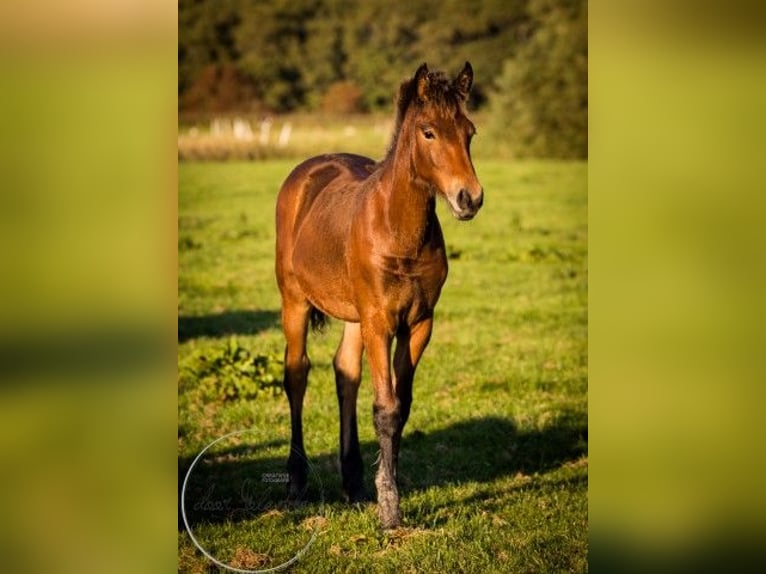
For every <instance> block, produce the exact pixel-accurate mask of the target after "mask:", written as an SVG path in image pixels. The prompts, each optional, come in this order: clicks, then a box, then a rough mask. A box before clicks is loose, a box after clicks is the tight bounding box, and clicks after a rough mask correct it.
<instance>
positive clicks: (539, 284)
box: [178, 160, 588, 573]
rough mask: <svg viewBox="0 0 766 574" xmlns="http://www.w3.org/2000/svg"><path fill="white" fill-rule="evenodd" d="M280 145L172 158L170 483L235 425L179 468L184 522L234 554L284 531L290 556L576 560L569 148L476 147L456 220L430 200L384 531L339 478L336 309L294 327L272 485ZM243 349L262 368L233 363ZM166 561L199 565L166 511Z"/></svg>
mask: <svg viewBox="0 0 766 574" xmlns="http://www.w3.org/2000/svg"><path fill="white" fill-rule="evenodd" d="M295 164H296V162H295V161H292V160H289V161H288V160H272V161H266V162H253V163H181V164H180V165H179V171H178V178H179V198H178V202H179V207H178V210H179V211H178V234H179V244H178V248H179V284H178V315H179V320H178V321H179V326H178V329H179V344H178V360H179V378H178V409H179V412H178V419H179V420H178V457H179V486H180V484H181V481H183V479H184V476H185V474H186V470H187V469H188V468H189V465H190V464H191V462H192V460H193V459H194V457H195V456H196V455H197V454H198V453H199V452H200V451H201V450H202V449H203V448H204V447H205V446H206V445H208V444H209V443H210V442H211V441H213V440H215V439H218V438H220V437H223V436H224V435H226V434H227V433H231V432H234V431H240V430H249V432H247V433H245V434H240V435H236V436H232V437H229V438H226V439H224V440H222V441H221V442H219V443H218V444H216V445H215V446H214V447H212V448H211V449H210V450H209V451H208V452H207V453H206V455H205V456H204V457H202V459H201V460H200V462H198V463H197V465H196V466H195V468H194V471H193V473H192V474H191V478H190V480H189V485H188V488H187V490H186V497H187V498H186V509H187V514H188V518H189V521H190V524H191V526H192V529H193V532H194V535H195V537H196V538H197V540H198V541H199V542H200V544H201V545H202V546H203V547H204V548H205V549H206V550H207V551H208V552H209V553H210V554H212V555H213V556H215V557H217V558H218V559H219V560H220V561H222V562H224V563H226V564H229V565H231V566H234V567H237V568H241V569H265V568H270V567H274V566H277V565H279V564H282V563H284V562H285V561H287V560H289V559H290V558H292V557H293V556H295V555H296V553H298V552H300V551H302V550H303V551H304V553H303V554H302V555H301V556H300V559H299V560H298V561H297V562H296V563H295V564H294V565H293V566H292V571H295V572H319V573H321V572H360V573H361V572H477V573H478V572H582V571H586V570H587V524H588V518H587V489H588V431H587V286H588V281H587V272H588V269H587V190H586V172H587V165H586V164H585V163H582V162H579V163H578V162H575V163H558V162H526V163H508V162H499V161H479V162H477V164H476V169H477V173H478V175H479V178H480V180H481V182H482V184H483V185H484V188H485V191H486V196H485V206H484V208H483V209H482V211H481V212H480V213H479V215H478V216H477V218H476V219H475V220H474V221H471V222H468V223H459V222H457V221H455V220H454V219H453V218H452V217H451V216H450V215H449V214H448V210H447V209H446V206H445V205H444V204H443V203H442V204H441V205H440V207H439V211H440V216H441V221H442V225H443V227H444V235H445V238H446V241H447V244H448V249H449V253H450V274H449V278H448V279H447V284H446V285H445V288H444V290H443V292H442V297H441V300H440V302H439V305H438V306H437V309H436V320H435V327H434V334H433V337H432V340H431V344H430V346H429V347H428V349H427V350H426V353H425V355H424V358H423V360H422V362H421V364H420V367H419V370H418V373H417V376H416V379H415V387H414V402H413V407H412V414H411V417H410V420H409V423H408V425H407V428H406V429H405V434H404V439H403V445H402V454H401V459H400V483H401V484H400V491H401V493H402V512H403V517H404V527H402V528H401V529H398V530H396V531H393V532H388V533H384V532H381V531H380V530H379V528H378V525H377V514H376V511H375V506H374V504H372V503H370V504H362V505H358V506H351V505H348V504H347V503H345V502H344V501H343V497H342V491H341V486H340V477H339V474H338V467H337V462H336V461H337V442H338V416H337V402H336V396H335V388H334V380H333V375H332V367H331V361H332V356H333V353H334V351H335V347H336V345H337V343H338V341H339V336H340V329H341V324H340V323H339V322H337V321H335V322H332V323H331V324H330V326H329V327H328V329H327V330H326V331H325V333H323V334H312V335H311V336H310V340H309V353H310V355H311V359H312V363H313V365H314V368H313V370H312V372H311V376H310V382H309V389H308V392H307V396H306V403H305V412H304V429H305V438H306V450H307V453H308V456H309V461H310V463H311V468H312V473H311V487H310V488H311V490H310V492H311V497H310V498H311V499H310V501H309V503H308V504H307V505H305V506H302V507H300V508H287V507H285V506H284V505H282V504H281V497H282V494H283V493H284V484H281V483H279V480H280V477H281V475H282V473H284V472H285V467H284V462H285V459H286V456H287V454H288V441H289V417H288V407H287V401H286V399H285V397H284V395H283V394H281V392H280V390H279V388H278V385H279V381H278V372H279V363H278V360H279V357H280V356H281V353H282V348H283V339H282V334H281V331H280V326H279V293H278V290H277V287H276V282H275V279H274V272H273V267H274V253H273V252H274V223H273V213H274V202H275V196H276V193H277V190H278V188H279V185H280V183H281V181H282V180H283V179H284V177H285V176H286V175H287V174H288V173H289V171H290V169H291V168H292V167H293V166H294V165H295ZM202 357H205V358H204V359H203V358H202ZM252 357H256V358H258V360H259V361H261V366H262V367H263V368H262V370H261V371H259V372H258V373H257V374H256V375H255V377H256V378H255V379H248V377H249V376H250V373H251V371H252V368H251V367H250V365H251V358H252ZM215 361H218V362H215ZM227 361H228V362H227ZM248 368H249V369H250V370H248ZM275 373H276V374H277V376H275ZM364 377H365V378H364V379H363V382H362V388H361V391H360V396H359V423H360V428H359V433H360V441H361V443H362V453H363V459H364V462H365V480H366V483H367V487H368V491H369V492H370V493H374V487H373V484H372V477H373V472H374V466H373V464H374V462H375V460H376V456H377V445H376V441H375V435H374V430H373V426H372V416H371V414H372V407H371V405H372V394H371V389H370V384H369V378H368V373H367V371H366V369H365V375H364ZM254 380H255V381H257V383H256V382H253V381H254ZM227 381H228V382H227ZM269 476H270V477H276V478H275V480H276V482H275V483H273V482H269V480H268V479H267V478H265V477H269ZM178 561H179V565H178V569H179V571H181V572H207V571H208V569H209V568H210V562H209V561H208V560H207V558H205V557H204V556H203V555H202V553H201V552H200V551H199V550H197V548H196V547H195V545H194V544H193V543H192V541H191V539H190V537H189V535H188V534H187V532H186V531H185V529H184V527H183V523H182V521H181V519H180V518H179V529H178ZM213 570H215V567H213Z"/></svg>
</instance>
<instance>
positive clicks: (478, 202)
mask: <svg viewBox="0 0 766 574" xmlns="http://www.w3.org/2000/svg"><path fill="white" fill-rule="evenodd" d="M482 205H484V190H483V189H479V193H477V194H476V195H473V196H472V195H471V192H470V191H468V190H467V189H466V188H462V189H461V190H460V191H459V192H458V194H457V198H456V201H455V205H453V210H452V211H453V213H454V214H455V217H457V218H458V219H459V220H461V221H468V220H469V219H473V218H474V216H475V215H476V214H477V213H478V212H479V209H481V206H482ZM454 207H457V209H454Z"/></svg>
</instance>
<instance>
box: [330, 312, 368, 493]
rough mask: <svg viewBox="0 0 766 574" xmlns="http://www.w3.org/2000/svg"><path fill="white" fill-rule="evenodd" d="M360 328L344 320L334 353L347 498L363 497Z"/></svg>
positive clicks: (343, 473) (344, 483) (341, 449)
mask: <svg viewBox="0 0 766 574" xmlns="http://www.w3.org/2000/svg"><path fill="white" fill-rule="evenodd" d="M362 351H363V345H362V332H361V328H360V325H359V323H346V324H345V327H344V329H343V338H342V339H341V342H340V346H339V347H338V352H337V353H336V354H335V360H334V361H333V366H334V367H335V388H336V390H337V392H338V408H339V410H340V464H341V473H342V475H343V490H344V491H345V492H346V494H347V495H348V499H349V501H350V502H358V501H361V500H364V498H365V493H364V484H363V476H364V472H363V468H362V455H361V452H360V450H359V434H358V432H357V423H356V399H357V393H358V391H359V382H360V381H361V378H362Z"/></svg>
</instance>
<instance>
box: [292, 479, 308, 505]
mask: <svg viewBox="0 0 766 574" xmlns="http://www.w3.org/2000/svg"><path fill="white" fill-rule="evenodd" d="M307 491H308V486H307V485H306V483H302V484H301V483H298V482H295V481H292V480H291V481H290V483H289V484H288V487H287V502H288V503H290V504H298V503H301V502H303V501H304V500H305V499H306V492H307Z"/></svg>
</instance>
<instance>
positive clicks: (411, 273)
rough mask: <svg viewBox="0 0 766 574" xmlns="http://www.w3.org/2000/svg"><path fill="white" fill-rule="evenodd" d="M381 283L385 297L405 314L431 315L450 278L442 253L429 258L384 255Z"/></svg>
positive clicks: (381, 267)
mask: <svg viewBox="0 0 766 574" xmlns="http://www.w3.org/2000/svg"><path fill="white" fill-rule="evenodd" d="M379 270H380V274H381V283H382V287H383V290H384V293H385V296H386V298H387V299H389V301H390V302H391V303H392V304H393V306H394V307H396V308H397V310H398V311H399V312H400V314H402V315H405V316H410V315H412V316H413V317H417V316H423V315H427V314H430V312H431V311H433V309H434V307H435V306H436V303H437V301H438V300H439V295H440V293H441V288H442V285H444V281H445V279H446V277H447V261H446V258H445V257H443V253H442V252H437V253H434V254H430V255H429V256H428V257H422V258H419V259H412V258H406V257H390V256H389V257H382V258H381V265H380V268H379Z"/></svg>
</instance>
